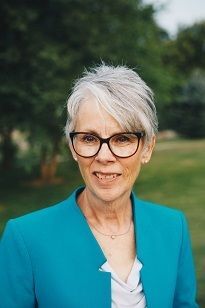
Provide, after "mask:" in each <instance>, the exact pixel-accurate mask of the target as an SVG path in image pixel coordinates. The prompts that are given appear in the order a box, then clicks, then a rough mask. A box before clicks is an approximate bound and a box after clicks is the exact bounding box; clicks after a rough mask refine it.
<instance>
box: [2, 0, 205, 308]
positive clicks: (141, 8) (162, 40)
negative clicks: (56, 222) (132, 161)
mask: <svg viewBox="0 0 205 308" xmlns="http://www.w3.org/2000/svg"><path fill="white" fill-rule="evenodd" d="M0 11H1V13H0V24H1V27H0V60H1V61H0V71H1V75H0V165H1V166H0V233H1V232H2V231H3V228H4V226H5V223H6V221H7V220H8V219H9V218H12V217H16V216H19V215H22V214H24V213H27V212H30V211H32V210H35V209H38V208H41V207H45V206H48V205H50V204H53V203H55V202H57V201H59V200H62V199H64V198H66V197H67V196H68V195H69V193H70V192H71V191H72V190H73V189H74V188H75V187H76V186H77V185H79V184H80V183H82V181H81V178H80V175H79V172H78V170H77V166H76V165H75V163H73V162H72V159H71V155H70V153H69V151H68V149H67V145H66V142H65V138H64V136H63V126H64V124H65V118H66V110H65V102H66V98H67V96H68V94H69V92H70V89H71V86H72V81H73V79H75V78H77V77H78V76H79V75H80V74H81V73H82V71H83V69H84V67H90V66H93V65H95V64H97V63H99V62H101V60H103V61H105V62H106V63H109V64H110V63H111V64H126V65H128V66H130V67H132V68H135V69H136V71H138V73H139V74H140V75H141V76H142V77H143V78H144V79H145V80H146V82H147V83H148V85H150V86H151V88H152V89H153V90H154V92H155V98H156V105H157V109H158V116H159V123H160V125H159V130H160V135H159V136H160V138H159V141H158V144H157V147H156V150H155V152H154V156H153V159H152V161H151V162H150V163H149V164H148V165H147V166H145V167H143V170H142V174H141V176H140V178H139V180H138V182H137V184H136V185H135V187H134V190H135V191H136V193H137V194H138V196H139V197H140V198H144V199H148V200H151V201H154V202H158V203H162V204H166V205H168V206H171V207H175V208H179V209H181V210H183V211H184V213H185V214H186V216H187V219H188V221H189V225H190V232H191V237H192V243H193V252H194V257H195V263H196V271H197V279H198V299H199V302H200V304H201V307H205V213H204V207H205V193H204V187H205V176H204V171H205V154H204V153H205V36H204V33H205V21H201V22H198V23H195V24H193V25H191V26H189V27H184V28H180V29H179V30H178V33H177V34H176V36H175V37H170V36H169V34H168V33H167V32H166V31H165V30H164V29H162V28H160V26H159V25H158V24H157V23H156V21H155V19H154V14H155V10H154V7H153V6H152V5H145V4H144V3H143V2H142V1H140V0H135V1H134V0H118V1H108V0H101V1H100V0H87V1H83V0H67V1H65V0H47V1H42V0H41V1H40V0H35V1H32V0H30V1H22V0H20V1H17V2H16V1H14V0H7V1H4V2H1V10H0Z"/></svg>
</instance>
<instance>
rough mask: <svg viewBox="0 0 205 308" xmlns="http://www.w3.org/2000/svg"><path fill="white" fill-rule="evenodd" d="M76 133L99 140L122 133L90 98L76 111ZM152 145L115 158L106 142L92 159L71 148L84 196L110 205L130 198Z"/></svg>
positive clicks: (141, 145)
mask: <svg viewBox="0 0 205 308" xmlns="http://www.w3.org/2000/svg"><path fill="white" fill-rule="evenodd" d="M75 131H76V132H88V133H93V134H96V135H99V136H100V137H102V138H108V137H110V136H112V135H114V134H117V133H121V132H124V131H123V129H122V128H121V127H120V126H119V124H118V122H117V121H116V120H115V119H113V117H112V116H111V115H109V114H108V113H107V112H106V111H105V110H104V109H103V108H101V107H99V105H98V104H97V103H96V102H95V99H94V97H92V96H89V97H88V99H87V100H85V101H84V102H83V103H82V104H81V106H80V108H79V113H78V118H77V121H76V126H75ZM153 146H154V141H153V144H152V145H150V146H149V147H148V148H147V149H143V141H142V140H141V141H140V144H139V148H138V151H137V152H136V153H135V154H134V155H133V156H131V157H128V158H118V157H116V156H114V155H113V154H112V153H111V151H110V150H109V148H108V146H107V144H105V143H104V144H102V147H101V149H100V151H99V152H98V154H97V155H96V156H94V157H91V158H84V157H81V156H78V155H77V154H76V153H75V152H74V151H73V149H72V146H70V147H71V151H72V154H73V156H74V158H75V159H77V162H78V165H79V168H80V172H81V174H82V177H83V179H84V181H85V185H86V190H87V193H90V194H92V196H94V197H95V198H97V199H100V200H101V201H106V202H112V201H116V200H119V199H120V198H122V197H125V196H126V195H127V197H128V198H129V196H130V192H131V190H132V186H133V184H134V182H135V180H136V178H137V177H138V174H139V172H140V168H141V163H142V162H143V160H147V161H148V160H149V159H150V157H151V153H152V149H153Z"/></svg>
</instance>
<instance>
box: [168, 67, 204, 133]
mask: <svg viewBox="0 0 205 308" xmlns="http://www.w3.org/2000/svg"><path fill="white" fill-rule="evenodd" d="M170 115H171V118H172V121H173V123H172V125H173V126H175V127H176V128H177V131H178V132H179V133H180V134H181V135H183V136H185V137H190V138H198V137H204V136H205V73H204V72H203V73H202V72H200V71H196V72H194V73H193V74H192V76H191V77H190V79H189V80H188V81H187V83H186V84H185V85H184V86H183V88H182V93H181V96H179V97H178V100H177V101H176V103H175V104H173V105H172V106H171V108H170Z"/></svg>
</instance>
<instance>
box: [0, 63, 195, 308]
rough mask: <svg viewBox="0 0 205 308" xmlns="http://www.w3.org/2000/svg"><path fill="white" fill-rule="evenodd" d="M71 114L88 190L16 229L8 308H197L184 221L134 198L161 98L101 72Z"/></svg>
mask: <svg viewBox="0 0 205 308" xmlns="http://www.w3.org/2000/svg"><path fill="white" fill-rule="evenodd" d="M67 108H68V120H67V124H66V129H65V131H66V135H67V138H68V141H69V146H70V149H71V152H72V155H73V157H74V159H75V160H76V161H77V163H78V165H79V168H80V172H81V174H82V177H83V179H84V182H85V187H80V188H78V189H76V191H74V192H73V194H72V195H71V196H70V197H69V198H68V199H67V200H65V201H63V202H61V203H59V204H57V205H55V206H52V207H49V208H46V209H44V210H40V211H37V212H34V213H31V214H28V215H25V216H23V217H20V218H17V219H14V220H10V221H9V222H8V224H7V227H6V230H5V232H4V235H3V238H2V241H1V245H0V247H1V248H0V299H1V303H2V304H1V305H2V306H1V307H3V308H14V307H15V308H24V307H25V308H27V307H28V308H29V307H42V308H52V307H53V308H58V307H59V308H61V307H62V308H64V307H65V308H67V307H69V308H82V307H85V308H107V307H120V308H124V307H130V308H131V307H138V308H142V307H148V308H168V307H177V308H179V307H187V308H188V307H192V308H194V307H197V304H196V302H195V289H196V286H195V276H194V268H193V261H192V254H191V248H190V241H189V236H188V230H187V225H186V221H185V218H184V216H183V214H182V213H181V212H179V211H177V210H173V209H168V208H166V207H164V206H160V205H156V204H151V203H149V202H145V201H142V200H140V199H138V198H137V197H136V196H135V195H134V194H133V193H132V187H133V184H134V182H135V180H136V179H137V178H138V175H139V172H140V168H141V165H142V164H146V163H148V162H149V160H150V158H151V155H152V151H153V148H154V145H155V138H156V137H155V136H156V132H157V118H156V110H155V105H154V102H153V95H152V91H151V90H150V88H149V87H148V86H147V85H146V84H145V83H144V81H143V80H142V79H141V78H140V77H139V76H138V75H137V74H136V73H135V72H134V71H132V70H130V69H128V68H126V67H110V66H106V65H101V66H99V67H97V68H95V69H93V70H92V71H90V72H87V71H86V72H85V74H84V76H83V77H82V78H81V79H79V80H78V81H77V82H76V84H75V86H74V89H73V92H72V94H71V96H70V97H69V99H68V104H67Z"/></svg>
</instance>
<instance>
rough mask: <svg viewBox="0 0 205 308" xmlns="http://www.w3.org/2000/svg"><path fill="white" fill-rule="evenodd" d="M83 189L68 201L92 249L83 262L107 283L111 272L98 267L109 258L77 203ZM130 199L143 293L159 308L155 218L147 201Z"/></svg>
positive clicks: (149, 301) (76, 226) (135, 198)
mask: <svg viewBox="0 0 205 308" xmlns="http://www.w3.org/2000/svg"><path fill="white" fill-rule="evenodd" d="M83 189H84V187H80V188H79V189H77V190H76V191H74V193H73V194H72V195H71V197H70V198H69V201H71V202H70V205H71V207H72V209H73V214H74V213H75V215H76V219H74V221H75V228H76V233H77V228H80V230H81V233H82V234H84V241H87V242H88V243H89V245H90V246H89V247H90V249H92V255H93V257H92V256H90V255H88V256H87V260H84V261H85V262H90V261H91V262H92V266H93V267H94V268H95V271H96V272H99V275H100V276H101V279H100V280H101V281H102V283H103V281H104V282H108V280H109V279H110V273H105V272H100V271H99V268H100V267H101V266H102V264H104V263H105V262H106V261H107V260H106V257H105V255H104V253H103V251H102V249H101V247H100V245H99V244H98V242H97V241H96V239H95V237H94V235H93V233H92V232H91V230H90V227H89V225H88V223H87V221H86V219H85V217H84V216H83V213H82V211H81V210H80V208H79V206H78V205H77V202H76V200H77V196H78V194H79V193H80V192H81V191H82V190H83ZM131 200H132V207H133V218H134V225H135V239H136V255H137V258H138V259H139V261H140V262H141V263H142V265H143V267H142V270H141V273H140V275H141V281H142V285H143V290H144V293H145V297H146V301H147V306H148V307H157V306H155V305H153V303H154V302H155V300H156V295H155V296H154V294H155V293H156V292H155V290H157V289H156V288H157V286H156V278H157V276H158V272H157V267H155V266H154V263H155V262H158V251H157V249H156V247H155V244H156V243H155V241H153V238H155V234H154V233H155V230H154V228H153V227H152V219H151V217H150V216H149V215H148V213H147V210H146V204H145V202H143V201H141V200H140V199H138V198H137V197H136V196H135V195H134V193H132V194H131ZM77 221H78V223H77ZM79 226H80V227H79ZM79 241H82V239H79ZM157 281H158V279H157ZM104 287H105V284H104ZM105 289H106V292H105V293H106V294H107V296H111V294H110V293H109V290H108V288H105Z"/></svg>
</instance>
